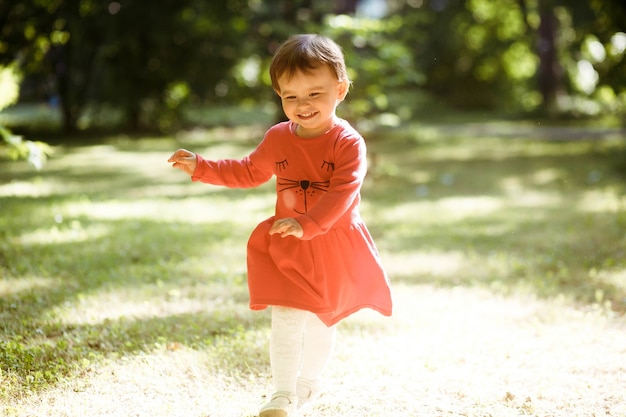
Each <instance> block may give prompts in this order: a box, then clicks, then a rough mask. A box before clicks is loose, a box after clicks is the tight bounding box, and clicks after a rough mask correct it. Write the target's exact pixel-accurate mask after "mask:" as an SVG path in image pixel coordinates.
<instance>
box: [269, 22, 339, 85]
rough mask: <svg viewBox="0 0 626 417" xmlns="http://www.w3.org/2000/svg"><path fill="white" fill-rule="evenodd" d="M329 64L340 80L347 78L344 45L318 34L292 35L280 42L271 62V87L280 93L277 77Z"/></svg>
mask: <svg viewBox="0 0 626 417" xmlns="http://www.w3.org/2000/svg"><path fill="white" fill-rule="evenodd" d="M322 65H327V66H328V67H329V68H330V69H331V71H333V72H334V74H335V75H336V76H337V81H348V82H349V79H348V73H347V71H346V63H345V61H344V57H343V52H342V51H341V47H340V46H339V45H337V44H336V43H335V42H334V41H333V40H331V39H329V38H327V37H325V36H322V35H316V34H304V35H294V36H291V37H290V38H289V39H287V41H285V43H283V44H282V45H280V46H279V47H278V49H277V50H276V53H275V54H274V58H273V59H272V63H271V64H270V78H271V79H272V87H273V88H274V90H276V91H279V92H280V88H279V86H278V79H279V78H280V77H281V76H283V75H284V74H287V76H291V74H293V73H294V72H296V71H302V72H307V71H310V70H312V69H316V68H319V67H320V66H322Z"/></svg>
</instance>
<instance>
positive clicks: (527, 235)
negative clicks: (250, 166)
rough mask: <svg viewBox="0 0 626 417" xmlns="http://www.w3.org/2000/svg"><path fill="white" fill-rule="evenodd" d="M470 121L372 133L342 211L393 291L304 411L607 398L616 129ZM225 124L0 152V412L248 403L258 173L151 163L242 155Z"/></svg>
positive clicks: (420, 410)
mask: <svg viewBox="0 0 626 417" xmlns="http://www.w3.org/2000/svg"><path fill="white" fill-rule="evenodd" d="M471 128H472V129H473V130H471V131H470V133H471V132H474V133H472V135H471V137H469V136H468V137H467V138H463V137H462V135H461V133H462V132H459V131H453V133H454V136H450V134H449V132H448V133H445V132H444V133H442V130H441V129H439V130H438V129H436V128H435V127H433V130H432V131H430V133H428V132H426V133H428V134H429V135H431V137H427V138H424V137H423V136H424V135H423V133H424V131H421V130H417V131H416V132H415V133H414V134H408V133H407V132H403V133H402V134H401V135H399V136H393V137H390V138H389V139H388V140H381V139H380V138H374V139H373V140H371V141H370V143H369V149H370V156H371V164H370V175H369V176H368V178H367V181H366V184H365V187H364V189H363V200H364V203H363V206H362V213H363V217H364V218H365V220H366V223H367V224H368V227H369V229H370V231H371V232H372V234H373V236H374V239H375V241H376V244H377V246H378V248H379V250H380V252H381V255H382V258H383V262H384V264H385V267H386V269H387V272H388V274H389V277H390V280H391V283H392V289H393V292H394V299H395V311H394V315H393V317H391V318H387V317H382V316H381V315H379V314H378V313H375V312H372V311H369V310H365V311H361V312H359V313H357V314H356V315H354V316H352V317H350V319H349V320H346V321H345V322H343V323H341V324H340V333H339V341H338V345H337V352H336V356H335V357H334V358H333V360H332V363H331V364H330V367H329V369H328V371H327V373H326V377H327V379H328V384H329V386H328V388H329V389H328V391H327V393H326V394H325V396H324V397H323V399H322V400H321V401H320V402H317V403H315V404H314V406H313V407H312V408H311V409H310V410H309V411H305V412H304V413H303V417H309V416H311V417H312V416H316V417H331V416H332V417H336V416H342V417H346V416H353V417H362V416H364V415H385V416H387V415H389V416H393V417H395V416H403V417H404V416H411V417H412V416H433V415H452V416H461V415H467V416H485V415H494V416H495V415H497V416H506V415H511V416H518V415H535V416H545V415H555V416H559V417H560V416H570V415H574V413H575V412H577V410H581V409H582V410H592V412H599V411H598V410H600V411H602V412H605V411H606V410H610V411H611V412H612V413H613V414H615V415H619V411H620V408H619V404H620V401H622V400H623V394H621V390H619V389H617V388H616V387H620V388H621V386H622V385H623V383H624V381H623V375H624V373H623V369H621V368H620V367H619V366H615V364H619V363H623V360H624V358H623V352H622V351H621V350H619V348H617V347H618V346H623V345H624V339H623V335H624V333H623V320H622V319H621V318H620V317H621V316H622V314H623V312H624V311H625V310H626V282H625V278H624V277H625V276H626V274H625V273H624V271H625V270H626V261H625V257H624V253H623V251H624V248H626V242H625V239H626V238H625V236H626V234H625V233H624V231H625V230H626V215H625V214H624V206H623V195H622V190H623V185H622V184H621V182H620V180H619V178H617V177H615V176H613V174H612V173H611V171H610V168H609V167H610V164H611V161H612V156H611V155H612V154H611V152H612V151H613V150H615V149H616V148H615V143H613V142H612V141H611V140H609V141H606V142H597V143H589V142H588V141H581V140H579V141H576V142H563V141H561V142H559V143H552V142H545V140H541V141H538V140H532V139H531V138H529V137H525V138H523V140H516V139H515V138H514V137H513V136H512V135H513V132H514V131H515V129H510V130H509V131H507V132H508V133H506V135H505V136H503V137H497V135H493V136H489V137H485V138H482V137H479V136H477V133H476V132H479V129H478V127H475V126H471ZM234 131H235V132H236V134H235V136H238V138H235V140H232V141H231V140H230V139H228V140H226V139H224V137H223V135H221V134H227V133H228V132H229V131H228V130H225V129H214V130H212V131H209V132H208V133H206V132H205V131H202V132H187V133H185V134H181V135H180V137H177V138H143V139H142V138H137V142H135V140H136V139H135V138H129V137H123V136H120V137H115V138H111V139H110V140H108V141H103V143H99V144H98V145H97V146H75V147H69V148H65V149H63V148H61V149H59V152H56V153H55V156H54V158H53V159H52V160H51V161H50V163H49V164H48V165H47V166H46V167H45V168H44V170H43V171H42V172H39V173H35V172H32V171H29V170H28V169H26V168H25V167H24V166H23V165H20V164H16V165H10V166H8V165H6V164H3V165H2V168H3V170H2V171H0V206H1V210H0V277H1V279H0V318H2V320H0V331H1V333H0V370H1V371H0V381H2V385H1V386H0V403H2V404H3V406H2V407H4V408H0V414H1V412H4V413H5V414H7V415H9V416H20V417H21V416H29V415H50V416H64V415H68V416H69V415H84V414H91V415H93V416H100V415H118V414H125V415H128V414H135V415H151V416H164V417H165V416H167V417H171V416H183V415H184V416H189V415H191V416H196V417H207V416H209V415H220V416H233V417H235V416H236V417H251V416H254V415H256V412H257V411H258V408H259V407H260V406H261V405H262V403H263V401H264V400H265V398H266V397H264V396H265V395H267V394H269V393H270V392H271V385H270V376H269V362H268V354H267V352H268V351H267V348H268V343H269V331H268V330H269V314H268V312H267V311H264V312H252V311H250V310H249V308H248V299H247V286H246V271H245V256H246V249H245V246H246V241H247V238H248V236H249V233H250V231H251V230H252V228H253V227H254V226H255V225H256V224H257V223H258V222H259V221H260V220H262V219H264V218H266V217H267V216H269V215H271V214H272V212H273V206H274V193H273V188H272V184H268V185H265V186H263V187H261V188H258V189H254V190H226V189H223V188H219V187H212V186H209V185H206V184H197V183H192V182H191V181H190V180H189V178H187V177H186V176H185V175H183V174H181V173H180V172H177V171H176V170H173V169H172V168H171V167H169V165H168V164H167V163H166V160H167V157H168V156H169V155H170V153H171V151H173V150H174V149H175V148H176V147H178V146H185V147H188V148H190V149H192V150H196V151H200V152H202V153H206V154H207V155H210V156H211V157H222V156H224V157H234V156H237V155H244V154H245V153H246V150H248V149H251V148H252V146H253V144H254V143H253V141H252V136H251V132H250V130H249V129H247V130H246V131H243V130H242V131H238V130H236V129H235V130H234ZM489 132H490V133H489ZM489 132H488V133H489V134H490V135H492V134H493V132H491V131H489ZM205 133H206V135H205ZM456 135H459V136H456ZM135 145H136V146H135ZM5 167H6V169H4V168H5ZM620 326H622V327H620ZM589 381H593V383H590V382H589ZM224 403H227V404H228V406H227V407H226V408H224V406H223V404H224ZM4 404H7V405H6V406H5V405H4Z"/></svg>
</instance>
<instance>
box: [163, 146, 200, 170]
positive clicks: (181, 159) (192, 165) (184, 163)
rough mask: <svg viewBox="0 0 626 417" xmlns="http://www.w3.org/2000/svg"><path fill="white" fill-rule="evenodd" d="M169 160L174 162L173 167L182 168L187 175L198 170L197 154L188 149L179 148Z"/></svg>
mask: <svg viewBox="0 0 626 417" xmlns="http://www.w3.org/2000/svg"><path fill="white" fill-rule="evenodd" d="M167 162H173V164H172V167H174V168H178V169H180V170H181V171H183V172H184V173H185V174H187V175H193V173H194V171H195V170H196V154H195V153H193V152H190V151H188V150H187V149H179V150H177V151H176V152H174V153H173V154H172V156H170V159H168V160H167Z"/></svg>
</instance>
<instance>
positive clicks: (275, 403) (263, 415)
mask: <svg viewBox="0 0 626 417" xmlns="http://www.w3.org/2000/svg"><path fill="white" fill-rule="evenodd" d="M297 405H298V396H297V395H295V394H294V393H292V392H289V391H278V392H275V393H274V394H272V399H271V400H270V402H268V403H267V404H265V405H264V406H263V408H261V411H260V412H259V417H294V415H295V411H296V407H297Z"/></svg>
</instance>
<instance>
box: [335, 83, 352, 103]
mask: <svg viewBox="0 0 626 417" xmlns="http://www.w3.org/2000/svg"><path fill="white" fill-rule="evenodd" d="M349 88H350V82H349V81H348V80H343V81H339V85H338V86H337V100H339V101H343V99H344V98H346V96H347V95H348V89H349Z"/></svg>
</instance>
